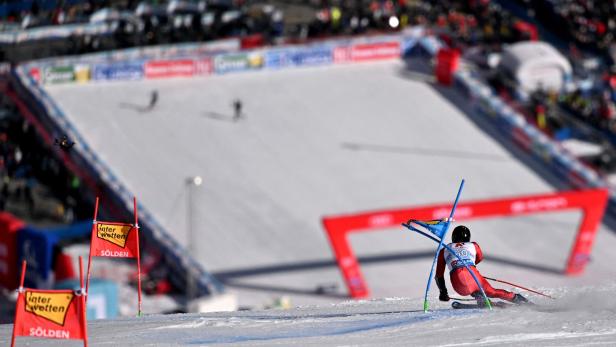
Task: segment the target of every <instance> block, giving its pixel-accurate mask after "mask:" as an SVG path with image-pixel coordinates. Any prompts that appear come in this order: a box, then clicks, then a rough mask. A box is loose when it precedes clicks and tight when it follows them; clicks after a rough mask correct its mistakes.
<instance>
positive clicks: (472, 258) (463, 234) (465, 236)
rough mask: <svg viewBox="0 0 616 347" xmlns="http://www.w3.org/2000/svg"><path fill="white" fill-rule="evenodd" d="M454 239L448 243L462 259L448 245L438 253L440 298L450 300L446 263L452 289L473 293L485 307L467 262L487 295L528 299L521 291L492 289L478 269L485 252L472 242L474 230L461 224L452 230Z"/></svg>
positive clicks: (505, 298) (523, 300) (524, 300)
mask: <svg viewBox="0 0 616 347" xmlns="http://www.w3.org/2000/svg"><path fill="white" fill-rule="evenodd" d="M451 242H452V243H450V244H448V245H447V246H449V248H451V249H452V250H454V251H455V253H456V254H457V255H458V256H459V257H460V258H461V259H462V261H460V259H458V257H456V256H455V255H454V254H452V253H451V252H450V251H449V250H448V249H447V248H443V249H441V251H440V253H439V255H438V262H437V264H436V275H435V278H434V279H435V281H436V285H437V286H438V289H439V290H440V294H439V297H438V298H439V300H440V301H449V294H448V293H447V286H446V285H445V277H444V273H445V264H447V267H448V268H449V275H450V277H449V278H450V280H451V285H452V286H453V289H454V290H455V291H456V292H457V293H458V294H460V295H464V296H466V295H471V296H473V297H474V298H475V299H476V300H477V303H478V304H479V305H480V306H484V305H485V302H484V297H483V295H482V294H481V290H480V289H479V287H478V286H477V282H475V280H474V279H473V276H472V275H471V274H470V273H469V271H468V270H467V269H466V267H465V266H464V265H467V266H468V268H469V269H470V271H472V272H473V274H474V275H475V277H477V280H478V281H479V283H481V287H482V288H483V291H484V292H485V293H486V296H487V297H489V298H498V299H503V300H507V301H510V302H513V303H515V304H524V303H528V302H529V301H528V300H527V299H526V298H525V297H523V296H522V295H520V294H516V293H513V292H509V291H506V290H504V289H495V288H493V287H492V286H491V285H490V283H488V281H487V280H486V279H485V278H483V276H481V274H480V273H479V271H478V270H477V268H476V265H477V264H479V263H480V262H481V261H482V260H483V253H482V252H481V248H480V247H479V245H478V244H477V243H476V242H471V231H470V230H469V229H468V228H467V227H466V226H464V225H458V226H457V227H455V229H453V232H452V234H451Z"/></svg>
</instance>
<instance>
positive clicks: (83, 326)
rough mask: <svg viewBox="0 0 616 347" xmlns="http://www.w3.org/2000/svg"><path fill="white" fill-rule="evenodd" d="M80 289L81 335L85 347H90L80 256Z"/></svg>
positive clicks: (80, 258)
mask: <svg viewBox="0 0 616 347" xmlns="http://www.w3.org/2000/svg"><path fill="white" fill-rule="evenodd" d="M79 288H80V291H81V298H79V300H81V312H80V314H81V333H82V334H83V347H88V327H87V324H88V321H87V319H86V298H87V291H84V288H83V258H82V257H81V256H79Z"/></svg>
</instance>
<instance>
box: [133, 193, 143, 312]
mask: <svg viewBox="0 0 616 347" xmlns="http://www.w3.org/2000/svg"><path fill="white" fill-rule="evenodd" d="M133 210H134V213H135V232H136V233H137V292H138V293H137V296H138V299H137V300H138V304H137V310H138V311H137V316H138V317H141V255H140V250H139V217H138V216H137V198H136V197H133Z"/></svg>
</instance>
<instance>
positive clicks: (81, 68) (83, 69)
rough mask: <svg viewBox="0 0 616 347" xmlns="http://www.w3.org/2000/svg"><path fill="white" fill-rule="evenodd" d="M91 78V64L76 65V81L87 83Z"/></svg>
mask: <svg viewBox="0 0 616 347" xmlns="http://www.w3.org/2000/svg"><path fill="white" fill-rule="evenodd" d="M89 80H90V66H88V65H77V66H75V81H76V82H78V83H86V82H88V81H89Z"/></svg>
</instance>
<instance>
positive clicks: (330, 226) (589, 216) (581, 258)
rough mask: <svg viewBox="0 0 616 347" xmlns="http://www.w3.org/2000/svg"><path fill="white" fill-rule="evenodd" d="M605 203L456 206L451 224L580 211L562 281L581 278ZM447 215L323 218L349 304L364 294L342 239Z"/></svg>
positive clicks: (522, 201)
mask: <svg viewBox="0 0 616 347" xmlns="http://www.w3.org/2000/svg"><path fill="white" fill-rule="evenodd" d="M607 200H608V191H607V190H605V189H592V190H581V191H567V192H559V193H555V194H541V195H526V196H519V197H512V198H503V199H490V200H480V201H471V202H460V203H459V204H458V208H457V210H456V216H455V219H456V221H463V220H470V219H479V218H489V217H499V216H500V217H508V216H521V215H526V214H533V213H543V212H549V211H559V210H568V209H580V210H582V221H581V223H580V225H579V227H578V231H577V234H576V236H575V240H574V243H573V247H572V248H571V252H570V254H569V258H568V260H567V264H566V267H565V271H564V272H565V274H567V275H573V274H579V273H582V272H583V271H584V269H585V267H586V264H587V262H588V260H589V257H590V253H591V251H592V246H593V242H594V240H595V235H596V233H597V229H598V227H599V224H600V223H601V220H602V219H603V213H604V212H605V207H606V205H607ZM450 210H451V204H438V205H430V206H419V207H411V208H405V209H397V210H384V211H373V212H364V213H358V214H351V215H342V216H330V217H324V218H323V225H324V227H325V230H326V232H327V236H328V237H329V242H330V244H331V247H332V250H333V252H334V255H335V257H336V262H337V263H338V267H339V268H340V272H341V273H342V276H343V278H344V281H345V283H346V285H347V288H348V290H349V295H350V296H351V297H353V298H363V297H367V296H368V295H369V294H370V291H369V289H368V286H367V284H366V281H365V280H364V277H363V275H362V273H361V269H360V266H359V263H358V262H357V258H356V257H355V255H354V254H353V250H352V249H351V247H350V244H349V242H348V239H347V235H348V234H350V233H355V232H370V231H378V230H379V229H385V228H391V227H395V226H400V225H401V224H402V223H405V222H407V221H408V220H409V219H410V218H413V219H420V220H430V219H440V218H445V217H447V216H448V213H449V211H450Z"/></svg>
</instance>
